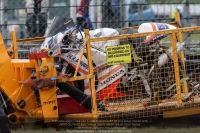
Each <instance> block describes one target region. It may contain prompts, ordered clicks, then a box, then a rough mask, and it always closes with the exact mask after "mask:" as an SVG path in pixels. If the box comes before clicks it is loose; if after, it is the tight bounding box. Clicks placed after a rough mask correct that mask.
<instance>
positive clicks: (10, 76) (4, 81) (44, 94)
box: [0, 18, 200, 123]
mask: <svg viewBox="0 0 200 133" xmlns="http://www.w3.org/2000/svg"><path fill="white" fill-rule="evenodd" d="M179 19H180V18H179ZM178 22H179V23H180V21H178ZM179 23H173V24H174V25H176V26H177V25H178V24H179ZM177 27H178V26H177ZM133 28H138V27H133ZM124 30H126V28H124ZM194 30H200V27H198V26H197V27H189V28H178V29H174V30H163V31H156V32H147V33H136V34H127V35H119V36H109V37H99V38H90V36H89V30H85V31H84V32H85V37H86V38H85V43H84V44H85V45H86V51H87V59H88V68H89V70H88V75H85V76H76V75H75V76H74V77H72V78H67V79H65V78H63V79H57V80H56V81H55V82H65V81H74V80H80V79H87V78H88V79H89V80H90V89H91V103H92V111H91V113H88V114H68V115H61V116H58V107H57V106H58V105H57V95H56V86H54V87H51V88H48V87H45V88H42V89H39V94H40V102H41V106H38V105H37V102H36V97H35V95H32V92H33V91H32V88H30V85H29V83H25V82H26V81H29V80H28V79H30V76H31V72H32V69H33V68H34V69H36V75H37V78H50V77H54V76H57V73H56V69H55V66H54V65H52V64H54V59H53V57H46V58H42V59H39V60H35V59H31V60H29V59H17V58H18V52H17V44H18V43H22V42H34V41H43V40H44V39H45V38H44V37H40V38H30V39H21V40H17V39H16V33H15V32H12V33H11V36H12V45H11V47H10V50H13V51H14V55H13V56H12V57H9V56H8V54H7V51H6V48H5V46H4V43H3V39H2V36H1V34H0V55H1V60H0V73H1V76H0V87H1V91H3V93H4V94H5V95H7V96H9V97H10V102H11V105H12V106H13V108H14V109H15V110H16V111H15V112H14V113H13V114H9V116H12V115H16V116H17V117H18V119H17V121H16V122H15V123H24V122H28V121H29V119H30V118H33V119H43V120H44V121H45V122H51V121H52V120H55V119H58V118H64V119H98V116H99V114H98V112H97V105H96V93H95V84H94V83H95V81H94V76H93V75H94V72H93V66H92V56H91V47H90V43H91V42H97V41H106V40H113V39H127V38H136V37H143V36H147V35H150V34H171V37H172V48H173V55H174V56H173V58H174V69H175V76H176V91H177V102H178V103H179V104H178V106H180V105H181V104H182V100H181V86H180V75H179V66H178V56H177V51H176V35H178V37H179V41H180V42H182V32H189V31H194ZM83 51H84V50H82V53H83ZM81 56H82V54H81ZM10 58H15V59H10ZM181 58H182V60H183V59H184V55H183V53H181ZM80 60H81V58H80ZM80 60H79V62H78V65H77V68H76V72H75V73H77V70H78V68H79V66H80ZM47 68H48V69H47ZM41 70H44V71H45V70H48V71H47V72H46V73H43V74H44V75H42V73H41ZM22 82H24V83H22ZM185 85H186V86H185ZM183 91H184V92H187V91H188V88H187V82H185V83H184V86H183ZM27 97H28V98H27ZM19 100H25V101H26V106H25V107H24V108H22V109H20V108H19V107H18V104H17V103H18V101H19ZM48 101H53V102H50V103H49V104H44V103H46V102H48ZM55 107H57V109H54V108H55ZM198 113H199V108H194V109H187V110H182V111H180V110H178V111H177V110H174V111H168V112H164V114H163V115H164V118H169V117H176V116H184V115H190V114H198Z"/></svg>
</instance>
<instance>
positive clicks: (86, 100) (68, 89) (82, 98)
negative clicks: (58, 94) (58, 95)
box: [56, 82, 108, 111]
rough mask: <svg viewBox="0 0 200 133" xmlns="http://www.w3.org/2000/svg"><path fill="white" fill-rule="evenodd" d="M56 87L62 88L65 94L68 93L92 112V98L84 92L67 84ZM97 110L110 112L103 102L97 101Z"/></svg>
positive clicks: (59, 84) (58, 84)
mask: <svg viewBox="0 0 200 133" xmlns="http://www.w3.org/2000/svg"><path fill="white" fill-rule="evenodd" d="M56 86H57V87H58V88H60V89H61V90H62V91H63V92H65V93H67V94H68V95H69V96H70V97H72V98H73V99H74V100H75V101H77V102H78V103H79V104H81V105H83V106H84V107H85V108H87V109H89V110H91V109H92V105H91V97H90V96H89V95H87V94H85V93H84V92H82V91H80V90H79V89H77V88H76V87H74V86H72V85H70V84H69V83H67V82H61V83H56ZM97 108H98V109H99V110H100V111H108V110H107V109H106V107H105V105H103V103H102V102H101V101H97Z"/></svg>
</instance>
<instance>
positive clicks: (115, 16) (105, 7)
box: [101, 0, 121, 28]
mask: <svg viewBox="0 0 200 133" xmlns="http://www.w3.org/2000/svg"><path fill="white" fill-rule="evenodd" d="M101 11H102V27H107V28H108V27H109V28H120V27H121V26H120V10H119V0H102V10H101Z"/></svg>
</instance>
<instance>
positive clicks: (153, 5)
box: [0, 0, 200, 46]
mask: <svg viewBox="0 0 200 133" xmlns="http://www.w3.org/2000/svg"><path fill="white" fill-rule="evenodd" d="M81 2H82V4H81ZM199 4H200V2H199V1H198V0H190V1H189V0H178V1H177V0H173V1H172V0H170V1H168V0H167V1H163V0H153V1H152V0H115V1H113V0H91V1H90V0H84V1H83V0H76V1H74V0H42V2H41V3H36V4H34V3H33V0H10V1H6V0H1V9H0V14H1V19H0V21H1V31H2V33H3V38H4V41H5V44H6V45H7V46H9V45H10V44H11V38H10V35H9V33H10V31H13V30H15V31H17V37H18V38H26V37H37V36H43V35H45V33H46V31H47V30H48V27H49V25H50V24H51V22H52V20H53V18H54V17H55V16H62V17H70V18H73V20H74V22H77V23H78V24H80V25H82V26H83V27H87V28H93V29H96V28H102V27H110V28H122V27H128V26H137V25H140V24H141V23H143V22H147V21H148V22H149V21H151V22H152V21H154V22H169V21H171V20H172V19H174V13H175V12H180V14H181V23H182V26H184V27H189V26H191V25H199V12H200V11H199V8H198V6H199ZM33 9H34V10H33ZM47 9H48V10H47ZM87 11H89V13H87ZM90 22H91V23H90ZM31 32H33V33H31ZM36 32H37V34H36Z"/></svg>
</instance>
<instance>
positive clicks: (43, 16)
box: [25, 0, 49, 37]
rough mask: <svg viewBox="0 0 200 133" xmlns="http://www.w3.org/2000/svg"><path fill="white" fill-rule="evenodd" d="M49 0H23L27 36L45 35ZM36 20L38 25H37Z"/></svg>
mask: <svg viewBox="0 0 200 133" xmlns="http://www.w3.org/2000/svg"><path fill="white" fill-rule="evenodd" d="M48 7H49V0H25V10H26V13H27V16H26V27H27V31H28V36H29V37H41V36H44V35H45V32H46V28H47V19H48V18H47V12H48ZM37 20H38V23H39V24H38V25H37Z"/></svg>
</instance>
